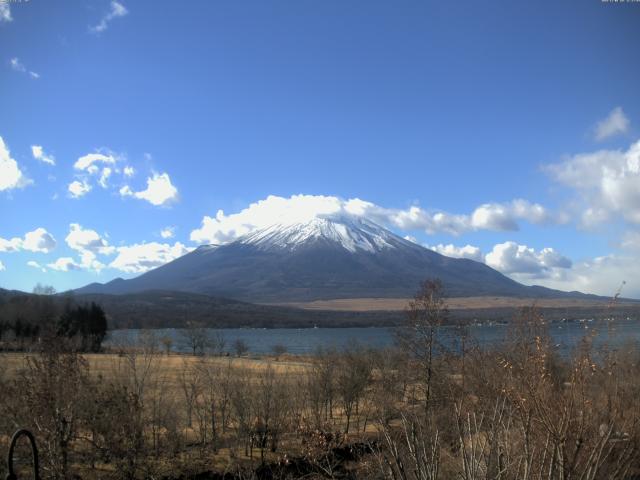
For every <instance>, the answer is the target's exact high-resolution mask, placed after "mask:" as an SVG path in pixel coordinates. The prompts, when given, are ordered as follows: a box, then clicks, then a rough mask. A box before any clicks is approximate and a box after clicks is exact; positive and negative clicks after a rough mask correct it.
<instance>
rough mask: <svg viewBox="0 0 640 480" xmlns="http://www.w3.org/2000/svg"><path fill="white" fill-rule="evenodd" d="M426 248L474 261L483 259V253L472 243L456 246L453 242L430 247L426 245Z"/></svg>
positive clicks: (448, 255)
mask: <svg viewBox="0 0 640 480" xmlns="http://www.w3.org/2000/svg"><path fill="white" fill-rule="evenodd" d="M427 248H429V249H430V250H433V251H434V252H438V253H439V254H441V255H445V256H447V257H453V258H468V259H469V260H475V261H476V262H483V261H484V255H483V254H482V251H481V250H480V249H479V248H478V247H474V246H473V245H465V246H464V247H457V246H455V245H453V244H448V245H444V244H439V245H434V246H431V247H430V246H427Z"/></svg>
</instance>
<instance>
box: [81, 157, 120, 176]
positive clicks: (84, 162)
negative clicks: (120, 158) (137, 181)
mask: <svg viewBox="0 0 640 480" xmlns="http://www.w3.org/2000/svg"><path fill="white" fill-rule="evenodd" d="M116 161H117V158H116V157H115V156H114V155H112V154H109V155H106V154H103V153H88V154H87V155H84V156H82V157H80V158H78V160H77V161H76V163H74V164H73V168H75V169H76V170H83V171H87V172H89V173H96V172H97V171H98V167H97V166H96V165H95V164H96V163H106V164H115V163H116Z"/></svg>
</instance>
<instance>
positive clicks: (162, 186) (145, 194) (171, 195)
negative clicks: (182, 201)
mask: <svg viewBox="0 0 640 480" xmlns="http://www.w3.org/2000/svg"><path fill="white" fill-rule="evenodd" d="M120 195H121V196H123V197H135V198H139V199H141V200H146V201H148V202H149V203H150V204H152V205H155V206H160V205H166V204H168V203H171V202H174V201H176V200H178V189H177V188H176V187H174V186H173V184H172V183H171V179H170V178H169V174H168V173H162V174H158V173H154V174H153V176H152V177H149V178H147V188H146V189H145V190H142V191H140V192H134V191H132V190H131V188H130V187H129V186H128V185H125V186H124V187H122V188H121V189H120Z"/></svg>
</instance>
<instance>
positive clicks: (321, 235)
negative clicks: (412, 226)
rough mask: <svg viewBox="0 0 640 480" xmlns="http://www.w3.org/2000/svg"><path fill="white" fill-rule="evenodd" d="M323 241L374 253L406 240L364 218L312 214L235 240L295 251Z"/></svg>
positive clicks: (262, 248)
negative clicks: (312, 216)
mask: <svg viewBox="0 0 640 480" xmlns="http://www.w3.org/2000/svg"><path fill="white" fill-rule="evenodd" d="M318 241H324V242H327V243H334V244H338V245H340V246H342V247H343V248H345V249H346V250H348V251H349V252H352V253H355V252H356V251H358V250H363V251H366V252H370V253H374V252H379V251H381V250H384V249H388V248H396V247H398V245H399V244H400V243H403V242H405V240H403V239H401V238H400V237H398V236H396V235H394V234H393V233H391V232H390V231H388V230H386V229H384V228H382V227H380V226H379V225H376V224H375V223H373V222H370V221H368V220H366V219H363V218H357V217H349V216H347V215H340V216H331V217H315V218H312V219H311V220H307V221H304V222H294V223H278V224H275V225H271V226H268V227H266V228H262V229H259V230H256V231H255V232H252V233H250V234H248V235H245V236H244V237H242V238H241V239H239V240H238V242H239V243H241V244H244V245H253V246H255V247H257V248H259V249H261V250H269V249H274V248H275V249H283V250H296V249H298V248H300V247H302V246H304V245H309V244H310V243H312V242H318Z"/></svg>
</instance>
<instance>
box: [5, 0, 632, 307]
mask: <svg viewBox="0 0 640 480" xmlns="http://www.w3.org/2000/svg"><path fill="white" fill-rule="evenodd" d="M637 45H640V4H639V3H633V2H629V3H610V2H601V1H600V0H586V1H584V0H581V1H577V0H576V1H565V2H557V1H536V2H509V1H493V2H476V1H462V2H426V1H402V2H378V1H370V0H368V1H351V2H344V1H338V0H336V1H327V0H323V1H274V2H271V1H216V2H209V1H194V2H187V3H181V4H175V3H171V4H169V3H162V2H157V1H143V0H136V1H135V2H133V1H131V0H122V1H120V0H119V1H118V2H112V1H108V0H89V1H84V2H81V1H70V2H53V1H50V0H29V1H26V2H25V1H22V2H7V1H6V0H4V1H2V0H0V138H2V144H0V262H1V266H0V269H1V270H0V286H1V287H3V288H16V289H22V290H31V289H32V287H33V286H34V285H35V284H36V283H37V282H41V283H46V284H50V285H53V286H55V287H56V288H57V289H58V290H65V289H68V288H75V287H79V286H82V285H84V284H86V283H89V282H92V281H101V282H102V281H108V280H110V279H112V278H115V277H118V276H123V277H130V276H134V275H137V274H139V273H141V272H143V271H145V270H146V269H148V268H152V267H154V266H157V265H160V264H162V263H163V262H165V261H168V260H170V259H172V258H174V257H175V256H176V255H180V254H182V253H184V252H186V251H188V250H189V249H190V248H193V247H195V246H197V245H198V244H199V243H203V242H224V241H230V240H232V239H233V238H235V237H236V236H237V235H239V234H241V233H242V232H244V231H246V230H247V229H251V228H252V226H255V225H257V224H259V223H260V222H263V221H264V219H265V218H271V215H277V208H279V207H278V205H281V203H282V202H279V201H277V200H274V197H282V198H284V199H288V200H287V201H288V202H289V203H291V204H294V205H300V208H308V205H311V204H310V203H305V201H303V200H301V198H306V197H293V198H292V196H294V195H307V196H326V197H329V200H326V199H325V200H326V201H329V202H332V201H337V202H338V203H339V204H340V205H341V208H342V207H344V208H346V209H350V211H356V210H357V212H358V213H360V214H363V215H366V216H369V217H372V218H374V219H375V220H376V221H378V222H380V223H382V224H384V225H385V226H387V227H389V228H391V229H392V230H393V231H395V232H397V233H399V234H401V235H403V236H410V237H411V238H412V239H415V241H417V242H419V243H421V244H425V245H428V246H430V247H432V248H434V249H437V250H439V251H441V252H444V253H447V254H450V255H455V256H468V257H470V258H474V259H477V260H480V261H485V262H486V263H488V264H489V265H491V266H493V267H495V268H498V269H499V270H501V271H503V272H504V273H506V274H508V275H510V276H512V277H513V278H515V279H517V280H519V281H523V282H525V283H528V284H543V285H549V286H552V287H558V288H563V289H574V288H575V289H580V290H585V291H593V292H596V293H602V294H609V293H611V294H612V293H613V292H615V291H616V290H617V288H618V286H619V285H620V283H621V282H622V281H623V280H625V281H626V282H627V285H626V286H625V291H624V292H623V293H624V294H626V295H635V296H640V281H639V280H640V278H638V274H637V273H636V272H637V271H640V270H638V267H640V228H639V224H640V188H639V187H640V173H639V172H638V168H637V166H638V164H637V162H638V161H640V146H638V145H639V144H637V142H638V141H639V140H640V103H639V100H640V95H639V94H638V78H640V62H639V61H638V55H637V48H636V47H637ZM32 147H40V149H38V148H36V149H33V148H32ZM52 163H53V164H52ZM105 169H107V170H108V171H107V172H105ZM125 169H126V173H125ZM74 182H75V183H74ZM270 196H271V197H270ZM334 197H335V198H334ZM260 201H262V203H260V204H259V205H258V206H256V205H255V204H256V202H260ZM319 201H320V200H319ZM285 203H286V202H285ZM312 203H313V202H312ZM251 205H254V206H253V207H251ZM354 209H355V210H354ZM219 210H222V211H223V212H224V213H223V214H219V215H218V216H217V217H216V214H217V212H218V211H219ZM203 222H204V223H203ZM163 231H164V237H163V235H162V232H163ZM28 234H29V235H28ZM169 234H171V235H169ZM28 263H30V265H29V264H28ZM36 265H37V266H36Z"/></svg>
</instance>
